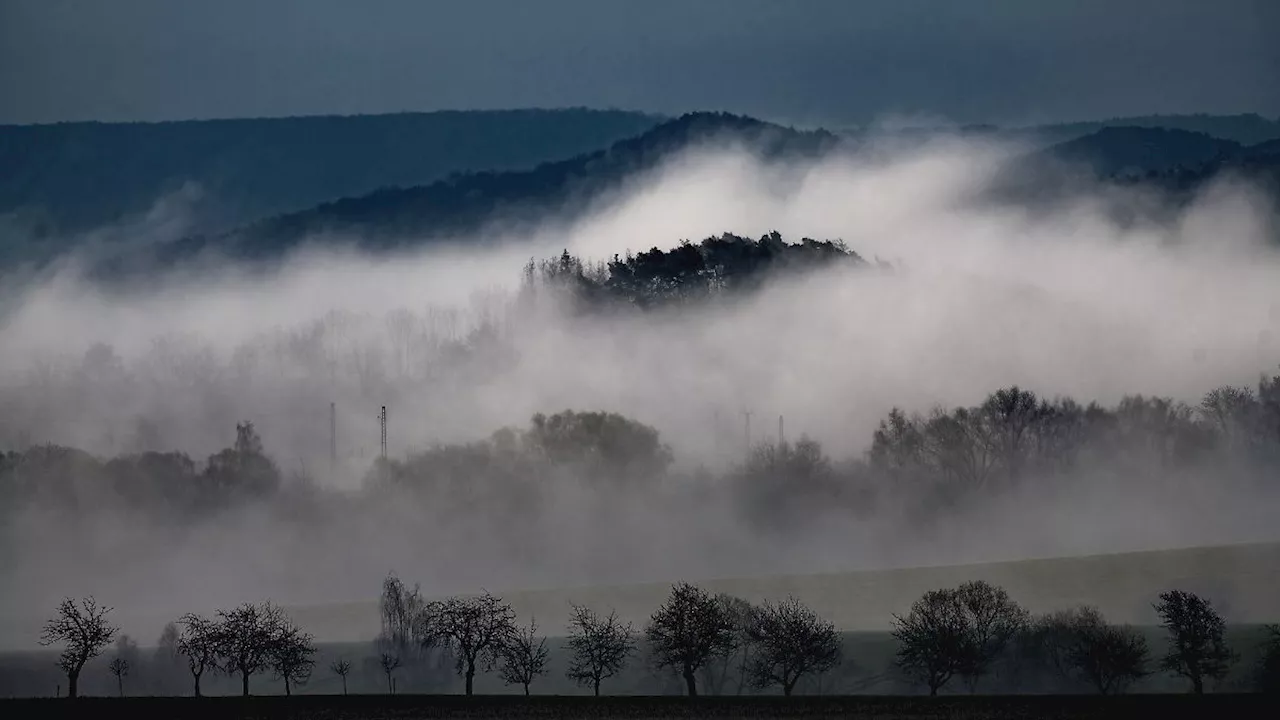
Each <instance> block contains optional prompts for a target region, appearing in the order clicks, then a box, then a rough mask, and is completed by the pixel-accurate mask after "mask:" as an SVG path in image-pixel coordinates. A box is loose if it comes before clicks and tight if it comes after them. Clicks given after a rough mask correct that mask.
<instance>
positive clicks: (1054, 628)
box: [1034, 605, 1148, 695]
mask: <svg viewBox="0 0 1280 720" xmlns="http://www.w3.org/2000/svg"><path fill="white" fill-rule="evenodd" d="M1034 635H1035V636H1036V637H1037V639H1038V641H1039V643H1040V645H1041V650H1042V651H1043V653H1044V654H1045V655H1046V656H1047V657H1048V659H1049V660H1050V662H1051V664H1052V665H1053V667H1054V668H1055V669H1057V670H1058V672H1059V673H1061V674H1062V675H1063V676H1064V677H1067V678H1069V679H1072V680H1079V681H1083V682H1087V683H1089V684H1091V685H1093V687H1094V688H1096V689H1097V691H1098V692H1099V693H1101V694H1103V695H1108V694H1112V693H1118V692H1123V691H1124V689H1125V687H1126V686H1128V684H1129V683H1131V682H1133V681H1135V680H1139V679H1141V678H1143V677H1145V676H1146V674H1147V670H1146V668H1147V659H1148V655H1147V642H1146V640H1145V639H1143V637H1142V636H1141V635H1139V634H1138V633H1136V632H1134V630H1133V629H1132V628H1130V627H1128V626H1122V627H1117V626H1114V625H1109V624H1107V622H1106V620H1105V619H1104V618H1103V616H1102V613H1100V612H1098V609H1097V608H1094V607H1090V606H1087V605H1085V606H1081V607H1078V608H1074V609H1071V610H1064V611H1060V612H1056V613H1053V614H1051V615H1048V616H1045V617H1044V618H1042V619H1041V620H1040V621H1039V622H1038V623H1036V628H1035V630H1034Z"/></svg>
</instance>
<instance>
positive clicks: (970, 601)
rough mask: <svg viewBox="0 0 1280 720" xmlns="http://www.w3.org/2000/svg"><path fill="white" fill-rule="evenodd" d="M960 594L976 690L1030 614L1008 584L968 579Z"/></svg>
mask: <svg viewBox="0 0 1280 720" xmlns="http://www.w3.org/2000/svg"><path fill="white" fill-rule="evenodd" d="M1032 397H1034V396H1032ZM956 594H957V599H958V600H959V602H960V606H961V609H962V611H963V615H962V617H963V618H964V621H965V631H966V632H965V636H966V642H965V645H964V653H963V662H962V665H961V667H960V675H961V676H962V677H964V679H965V681H966V683H968V685H969V691H970V692H973V691H974V689H975V688H976V687H977V684H978V680H979V679H981V677H982V676H983V675H985V674H987V672H989V671H990V669H991V665H992V664H993V663H994V662H995V661H996V659H997V658H999V657H1000V655H1001V654H1002V653H1004V650H1005V648H1007V647H1008V646H1009V643H1010V642H1011V641H1012V640H1013V639H1014V638H1015V637H1017V636H1018V634H1019V633H1020V632H1022V631H1023V629H1025V628H1026V627H1027V623H1028V622H1030V614H1029V613H1027V611H1026V610H1024V609H1023V608H1022V607H1021V606H1019V605H1018V604H1017V603H1016V602H1014V601H1013V600H1011V599H1010V598H1009V593H1007V592H1005V590H1004V588H1001V587H997V586H995V585H992V584H990V583H988V582H986V581H984V580H973V581H970V582H967V583H964V584H963V585H961V586H960V587H959V588H957V589H956Z"/></svg>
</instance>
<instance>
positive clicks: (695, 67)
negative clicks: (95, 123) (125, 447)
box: [0, 0, 1280, 124]
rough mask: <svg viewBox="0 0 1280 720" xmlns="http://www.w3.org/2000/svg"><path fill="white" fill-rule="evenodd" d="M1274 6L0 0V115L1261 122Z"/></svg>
mask: <svg viewBox="0 0 1280 720" xmlns="http://www.w3.org/2000/svg"><path fill="white" fill-rule="evenodd" d="M1278 29H1280V1H1277V0H1213V1H1210V0H1071V1H1068V0H968V1H962V0H954V1H950V2H949V1H947V0H792V1H790V2H787V1H784V0H681V1H677V0H634V1H632V0H527V1H525V0H456V1H451V2H443V1H439V2H437V1H435V0H421V1H419V2H410V1H407V0H360V1H359V2H357V1H355V0H351V1H349V2H339V1H337V0H217V1H216V2H213V1H209V0H191V1H186V0H110V1H108V0H98V1H95V0H0V122H5V123H27V122H50V121H58V120H85V119H97V120H159V119H177V118H207V117H243V116H264V115H302V114H322V113H376V112H389V111H397V110H434V109H442V108H505V107H529V106H541V107H553V106H567V105H587V106H594V107H606V106H612V107H623V108H634V109H642V110H650V111H658V112H666V113H676V112H681V111H685V110H692V109H723V110H732V111H736V112H745V113H750V114H754V115H757V116H762V117H767V118H770V119H778V120H787V121H793V122H824V123H828V124H838V123H842V122H862V121H867V120H870V119H875V118H885V117H890V116H903V115H905V116H913V117H918V116H924V117H938V118H947V119H951V120H955V121H959V122H1004V123H1018V122H1034V121H1042V120H1061V119H1085V118H1096V117H1103V116H1114V115H1127V114H1142V113H1150V112H1196V111H1204V112H1246V111H1257V112H1262V113H1264V114H1267V115H1269V116H1276V115H1280V43H1277V42H1275V36H1276V31H1277V30H1278Z"/></svg>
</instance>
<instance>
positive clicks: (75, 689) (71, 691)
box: [67, 670, 80, 698]
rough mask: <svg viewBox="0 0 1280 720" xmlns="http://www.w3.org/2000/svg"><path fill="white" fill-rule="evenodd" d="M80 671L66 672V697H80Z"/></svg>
mask: <svg viewBox="0 0 1280 720" xmlns="http://www.w3.org/2000/svg"><path fill="white" fill-rule="evenodd" d="M79 687H80V671H79V670H77V671H75V672H69V673H67V697H69V698H73V697H80V694H79Z"/></svg>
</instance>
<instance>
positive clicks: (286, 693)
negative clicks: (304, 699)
mask: <svg viewBox="0 0 1280 720" xmlns="http://www.w3.org/2000/svg"><path fill="white" fill-rule="evenodd" d="M292 694H293V693H292V692H291V688H290V687H289V676H288V675H285V676H284V696H285V697H289V696H290V695H292Z"/></svg>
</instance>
